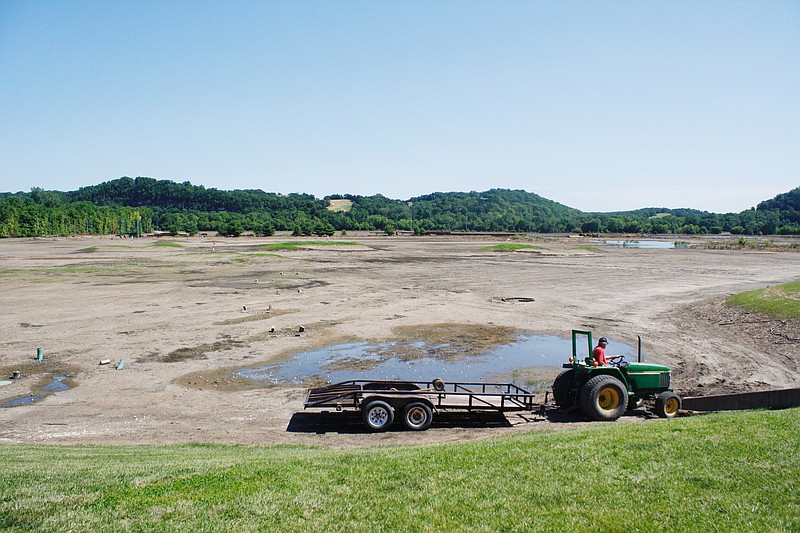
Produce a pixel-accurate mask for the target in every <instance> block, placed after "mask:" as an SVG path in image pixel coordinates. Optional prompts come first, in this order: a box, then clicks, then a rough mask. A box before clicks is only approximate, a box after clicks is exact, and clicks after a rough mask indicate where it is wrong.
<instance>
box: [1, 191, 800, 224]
mask: <svg viewBox="0 0 800 533" xmlns="http://www.w3.org/2000/svg"><path fill="white" fill-rule="evenodd" d="M330 200H347V201H348V202H346V203H347V204H348V205H349V208H348V209H344V210H332V209H331V208H330V207H331V202H330ZM357 230H367V231H381V232H386V233H389V234H394V233H396V232H398V231H406V232H414V233H416V234H422V233H426V232H448V231H450V232H453V231H456V232H520V233H522V232H526V233H527V232H541V233H573V232H582V233H604V232H609V233H628V234H720V233H732V234H748V235H775V234H783V235H800V187H798V188H796V189H794V190H792V191H789V192H787V193H783V194H779V195H778V196H776V197H775V198H773V199H770V200H765V201H763V202H761V203H759V204H758V206H757V207H755V208H752V209H749V210H745V211H742V212H741V213H725V214H718V213H710V212H707V211H697V210H692V209H668V208H645V209H639V210H636V211H627V212H615V213H586V212H582V211H579V210H577V209H573V208H570V207H567V206H565V205H562V204H559V203H557V202H554V201H552V200H548V199H546V198H543V197H541V196H538V195H536V194H534V193H530V192H526V191H521V190H508V189H491V190H488V191H484V192H474V191H473V192H451V193H441V192H437V193H432V194H428V195H424V196H418V197H415V198H411V199H409V200H397V199H391V198H387V197H385V196H383V195H380V194H377V195H373V196H358V195H333V196H329V197H326V198H322V199H317V198H315V197H314V196H312V195H309V194H297V193H294V194H287V195H283V194H277V193H267V192H264V191H262V190H231V191H222V190H218V189H214V188H205V187H203V186H202V185H200V186H197V185H192V184H191V183H189V182H183V183H176V182H173V181H169V180H156V179H153V178H147V177H138V178H129V177H123V178H119V179H116V180H112V181H108V182H104V183H101V184H99V185H94V186H89V187H82V188H80V189H78V190H77V191H67V192H61V191H46V190H43V189H41V188H37V187H34V188H33V189H31V191H30V192H18V193H0V237H37V236H46V235H74V234H120V235H132V236H137V235H142V234H145V233H150V232H152V231H168V232H173V233H179V232H185V233H188V234H197V233H199V232H203V231H217V232H219V233H221V234H225V235H233V236H236V235H240V234H242V233H245V232H252V233H254V234H256V235H262V236H264V235H272V234H274V233H275V232H276V231H291V232H292V233H293V234H294V235H332V234H334V233H335V232H337V231H338V232H346V231H357Z"/></svg>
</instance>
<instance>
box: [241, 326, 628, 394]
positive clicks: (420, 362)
mask: <svg viewBox="0 0 800 533" xmlns="http://www.w3.org/2000/svg"><path fill="white" fill-rule="evenodd" d="M609 346H610V348H608V349H607V353H608V354H609V355H611V354H614V355H617V354H619V355H625V356H626V357H627V359H628V360H629V361H634V360H635V359H636V350H635V349H634V348H633V347H631V346H628V345H625V344H622V343H615V342H614V341H613V340H612V341H611V343H610V344H609ZM408 347H412V348H414V349H415V350H416V351H421V352H422V353H425V354H427V355H425V356H424V357H417V358H408V357H404V356H403V355H402V354H403V353H405V352H406V351H407V348H408ZM587 350H588V345H587V342H586V339H585V338H580V339H578V355H579V356H581V357H585V356H586V352H587ZM393 352H397V353H398V354H400V355H397V356H393V355H392V353H393ZM570 355H572V341H571V340H570V339H565V338H562V337H557V336H554V335H534V336H521V337H520V338H519V340H518V341H517V342H514V343H512V344H506V345H503V346H499V347H497V348H495V349H494V350H491V351H490V352H488V353H486V354H481V355H465V354H464V355H459V356H457V357H452V354H448V346H447V345H438V346H432V345H429V344H426V343H404V342H383V343H370V342H356V343H348V344H338V345H335V346H329V347H327V348H321V349H319V350H314V351H310V352H303V353H298V354H296V355H295V356H294V357H293V358H292V359H291V360H289V361H286V362H284V363H276V364H272V365H265V366H261V367H258V368H250V369H244V370H241V371H239V372H238V374H239V375H240V376H242V377H245V378H249V379H253V380H265V381H269V382H271V383H275V384H278V383H298V384H299V383H301V382H302V381H303V380H304V379H308V378H323V379H324V380H325V381H328V382H330V383H336V382H339V381H347V380H351V379H389V380H406V381H430V380H432V379H433V378H440V379H443V380H444V381H490V380H492V379H494V378H493V376H496V375H498V374H509V373H512V374H513V372H514V371H515V370H519V369H523V368H530V367H534V366H556V367H560V366H561V365H562V364H563V363H565V362H567V360H568V358H569V357H570Z"/></svg>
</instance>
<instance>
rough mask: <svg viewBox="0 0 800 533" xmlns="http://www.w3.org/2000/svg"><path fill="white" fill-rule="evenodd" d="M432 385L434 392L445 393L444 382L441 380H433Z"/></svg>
mask: <svg viewBox="0 0 800 533" xmlns="http://www.w3.org/2000/svg"><path fill="white" fill-rule="evenodd" d="M431 384H432V385H433V390H435V391H437V392H442V391H444V381H442V380H441V379H439V378H433V381H432V382H431Z"/></svg>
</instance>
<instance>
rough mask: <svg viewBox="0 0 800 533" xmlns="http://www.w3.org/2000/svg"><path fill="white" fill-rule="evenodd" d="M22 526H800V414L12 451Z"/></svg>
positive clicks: (0, 501) (10, 476)
mask: <svg viewBox="0 0 800 533" xmlns="http://www.w3.org/2000/svg"><path fill="white" fill-rule="evenodd" d="M0 461H2V465H3V467H2V469H0V496H1V497H0V529H4V530H9V531H21V530H36V531H67V530H69V531H126V530H127V531H141V530H148V531H215V532H216V531H282V532H288V531H404V532H405V531H692V532H695V531H748V532H754V531H759V532H761V531H799V530H800V409H789V410H782V411H749V412H736V413H721V414H711V415H705V416H695V417H687V418H678V419H674V420H655V421H650V422H646V423H633V424H625V423H596V424H591V425H589V426H582V427H564V428H560V429H559V430H555V431H533V432H529V433H527V434H520V435H516V436H512V437H506V438H500V439H496V440H488V441H478V442H469V443H463V444H449V445H440V446H425V447H404V448H399V447H378V448H365V449H355V450H327V449H316V448H303V447H286V446H268V447H239V446H221V445H189V446H140V447H133V446H130V447H112V446H97V447H95V446H69V447H57V446H28V445H26V446H18V445H13V446H12V445H5V446H0Z"/></svg>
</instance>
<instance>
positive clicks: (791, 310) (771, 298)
mask: <svg viewBox="0 0 800 533" xmlns="http://www.w3.org/2000/svg"><path fill="white" fill-rule="evenodd" d="M728 303H730V304H735V305H740V306H742V307H744V308H746V309H749V310H751V311H756V312H759V313H764V314H766V315H768V316H771V317H773V318H777V319H789V318H800V281H793V282H791V283H785V284H783V285H777V286H775V287H767V288H765V289H759V290H755V291H750V292H743V293H740V294H734V295H733V296H729V297H728Z"/></svg>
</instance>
